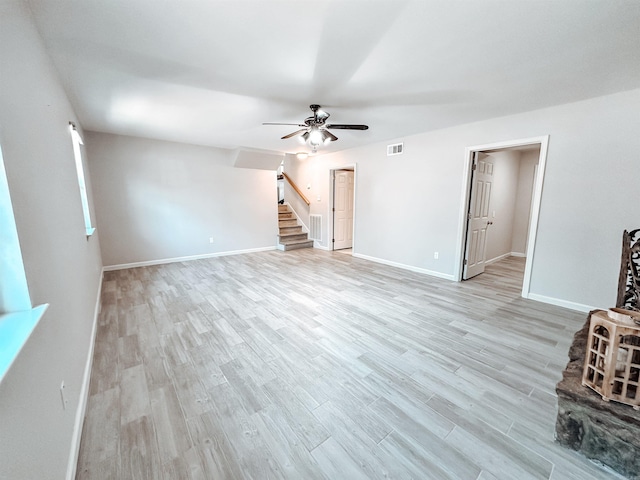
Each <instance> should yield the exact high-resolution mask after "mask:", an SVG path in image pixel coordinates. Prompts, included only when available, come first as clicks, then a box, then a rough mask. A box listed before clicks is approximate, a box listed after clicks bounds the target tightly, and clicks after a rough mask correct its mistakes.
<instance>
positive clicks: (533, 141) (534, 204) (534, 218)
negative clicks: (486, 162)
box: [454, 135, 549, 298]
mask: <svg viewBox="0 0 640 480" xmlns="http://www.w3.org/2000/svg"><path fill="white" fill-rule="evenodd" d="M528 145H540V156H539V158H538V172H537V175H536V178H535V184H534V186H533V197H532V199H531V215H530V220H529V233H528V235H527V251H526V263H525V267H524V278H523V281H522V297H524V298H529V293H530V292H529V290H530V285H531V271H532V267H533V261H534V255H535V246H536V245H535V243H536V238H537V233H538V219H539V217H540V204H541V200H542V187H543V185H544V174H545V166H546V163H547V152H548V149H549V135H544V136H541V137H532V138H524V139H519V140H509V141H505V142H497V143H489V144H485V145H474V146H471V147H466V148H465V160H464V172H463V177H462V195H461V201H460V219H459V221H458V240H457V244H458V252H457V254H456V264H455V273H454V278H455V280H456V281H458V282H460V281H462V273H463V270H464V257H465V247H466V237H467V229H468V218H467V217H468V210H469V199H470V196H471V186H472V185H471V180H472V165H473V155H474V153H475V152H482V151H485V150H500V149H503V148H513V147H526V146H528Z"/></svg>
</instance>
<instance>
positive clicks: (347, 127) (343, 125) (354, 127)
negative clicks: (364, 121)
mask: <svg viewBox="0 0 640 480" xmlns="http://www.w3.org/2000/svg"><path fill="white" fill-rule="evenodd" d="M325 128H335V129H337V130H368V129H369V126H368V125H352V124H346V123H333V124H331V125H325Z"/></svg>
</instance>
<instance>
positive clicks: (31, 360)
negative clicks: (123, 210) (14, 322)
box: [0, 1, 102, 479]
mask: <svg viewBox="0 0 640 480" xmlns="http://www.w3.org/2000/svg"><path fill="white" fill-rule="evenodd" d="M0 72H2V88H0V144H1V145H2V151H3V156H4V164H5V168H6V175H7V180H8V186H9V191H10V193H11V199H12V201H13V211H14V215H15V223H16V227H17V233H18V238H19V241H20V248H21V250H22V257H23V262H24V268H25V272H26V279H27V285H28V288H29V294H30V297H31V301H32V302H33V304H34V305H38V304H42V303H49V304H50V307H49V309H48V310H47V312H46V313H45V315H44V317H43V318H42V320H41V322H40V324H39V325H38V326H37V327H36V330H35V331H34V332H33V334H32V336H31V338H30V339H29V341H28V342H27V344H26V345H25V347H24V349H23V350H22V352H21V354H20V355H19V356H18V358H17V359H16V361H15V363H14V365H13V367H12V368H11V369H10V370H9V372H8V373H7V376H6V377H5V378H4V380H3V381H2V383H1V384H0V431H1V433H0V478H3V479H4V478H6V479H62V478H65V474H66V471H67V464H68V460H69V456H70V453H71V445H72V442H73V433H74V425H75V421H76V412H77V410H78V407H79V405H80V392H81V387H82V381H83V375H84V370H85V366H86V364H87V358H88V353H89V346H90V343H91V333H92V327H93V319H94V311H95V307H96V299H97V294H98V288H99V281H100V276H101V268H102V264H101V261H100V253H99V249H100V245H99V239H98V235H97V234H96V235H94V236H93V237H91V238H89V239H88V240H87V238H86V236H85V227H84V220H83V215H82V206H81V203H80V192H79V187H78V181H77V176H76V169H75V162H74V157H73V148H72V143H71V137H70V134H69V130H68V122H69V121H76V118H75V115H74V112H73V110H72V108H71V106H70V104H69V102H68V100H67V97H66V95H65V92H64V91H63V89H62V87H61V85H60V83H59V82H58V80H57V75H56V73H55V70H54V69H53V67H52V65H51V63H50V61H49V59H48V57H47V55H46V53H45V51H44V48H43V45H42V43H41V40H40V37H39V35H38V33H37V31H36V29H35V27H34V25H33V23H32V20H31V18H30V14H29V12H28V7H27V6H26V5H25V3H24V2H13V1H3V2H1V3H0ZM89 190H91V189H90V185H89ZM62 381H64V382H65V384H66V391H65V393H66V398H67V400H68V403H67V406H66V409H63V408H62V402H61V398H60V384H61V382H62Z"/></svg>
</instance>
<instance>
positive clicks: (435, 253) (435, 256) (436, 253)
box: [433, 252, 440, 260]
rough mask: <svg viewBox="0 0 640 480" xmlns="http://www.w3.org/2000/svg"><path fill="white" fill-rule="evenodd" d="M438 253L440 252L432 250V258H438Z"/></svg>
mask: <svg viewBox="0 0 640 480" xmlns="http://www.w3.org/2000/svg"><path fill="white" fill-rule="evenodd" d="M439 255H440V254H439V253H438V252H433V258H435V259H436V260H438V256H439Z"/></svg>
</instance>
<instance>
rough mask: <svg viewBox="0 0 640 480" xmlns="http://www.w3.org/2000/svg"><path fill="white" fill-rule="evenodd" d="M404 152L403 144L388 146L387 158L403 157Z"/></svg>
mask: <svg viewBox="0 0 640 480" xmlns="http://www.w3.org/2000/svg"><path fill="white" fill-rule="evenodd" d="M403 151H404V144H403V143H396V144H394V145H387V157H388V156H390V155H401V154H402V152H403Z"/></svg>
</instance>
